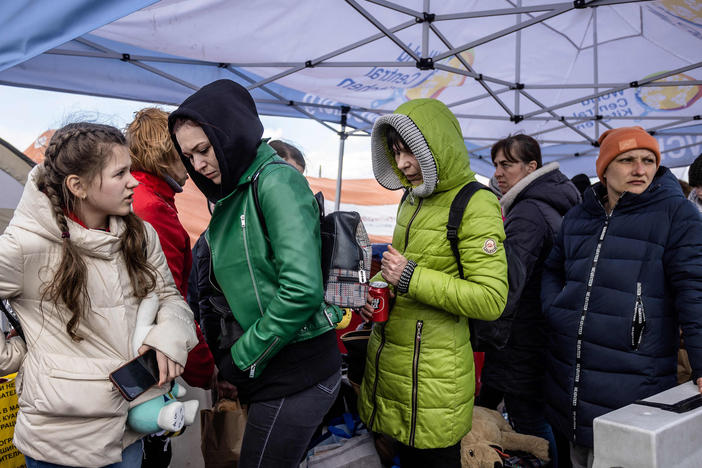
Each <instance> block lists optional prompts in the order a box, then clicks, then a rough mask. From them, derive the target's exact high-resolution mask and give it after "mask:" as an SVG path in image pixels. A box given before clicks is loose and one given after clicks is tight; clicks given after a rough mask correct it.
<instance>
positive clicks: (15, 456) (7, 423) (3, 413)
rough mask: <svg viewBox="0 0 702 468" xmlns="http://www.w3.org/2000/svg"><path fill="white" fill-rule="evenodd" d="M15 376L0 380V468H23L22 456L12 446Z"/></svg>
mask: <svg viewBox="0 0 702 468" xmlns="http://www.w3.org/2000/svg"><path fill="white" fill-rule="evenodd" d="M16 376H17V374H10V375H6V376H5V377H3V378H0V468H25V466H26V465H25V463H24V456H23V455H22V453H20V451H19V450H17V449H16V448H15V446H14V445H13V444H12V436H13V435H14V433H15V420H16V419H17V410H18V409H19V407H18V406H17V394H16V393H15V377H16Z"/></svg>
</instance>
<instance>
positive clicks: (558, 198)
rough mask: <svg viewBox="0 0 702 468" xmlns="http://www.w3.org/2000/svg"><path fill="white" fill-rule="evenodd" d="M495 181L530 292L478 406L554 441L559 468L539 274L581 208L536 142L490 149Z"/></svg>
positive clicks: (490, 365)
mask: <svg viewBox="0 0 702 468" xmlns="http://www.w3.org/2000/svg"><path fill="white" fill-rule="evenodd" d="M491 156H492V161H493V164H494V165H495V176H494V178H495V180H496V181H497V183H498V185H499V188H500V191H501V192H502V193H503V196H502V198H501V199H500V205H501V206H502V215H503V216H504V218H505V233H506V235H507V239H508V240H509V241H510V242H511V245H512V246H513V248H514V249H513V251H512V252H511V254H513V255H518V256H519V258H520V260H521V261H522V263H523V265H524V267H525V269H526V278H525V281H526V283H525V287H524V288H523V292H522V295H521V297H520V298H519V300H518V302H517V303H516V306H515V308H516V309H515V310H516V312H515V316H514V320H513V322H512V328H511V334H510V338H509V340H508V341H507V344H506V345H505V347H504V348H503V349H500V350H496V349H490V350H487V351H486V352H485V367H484V368H483V371H482V376H481V382H482V387H481V390H480V396H479V400H478V404H480V405H482V406H486V407H489V408H496V407H497V406H498V404H499V403H500V401H501V400H502V399H504V403H505V408H506V410H507V413H508V414H509V420H510V423H511V424H512V426H513V427H514V429H515V430H516V431H517V432H520V433H523V434H530V435H536V436H539V437H543V438H545V439H546V440H548V441H549V456H550V458H551V461H552V465H553V466H558V456H557V450H556V444H555V440H554V436H553V431H552V430H551V426H550V425H549V424H548V422H547V421H546V418H545V402H544V400H543V382H544V359H545V350H544V348H543V343H544V341H545V340H546V329H545V324H544V318H543V314H542V310H541V300H540V298H539V294H540V291H541V272H542V270H543V263H544V261H545V260H546V257H547V256H548V254H549V252H550V251H551V247H552V245H553V241H554V239H555V235H556V233H557V232H558V230H559V229H560V226H561V219H562V217H563V215H564V214H565V213H566V212H567V211H568V210H569V209H570V208H571V207H573V206H574V205H575V204H577V203H578V202H579V200H580V196H579V194H578V191H577V189H576V188H575V186H574V185H573V184H572V183H571V182H570V181H569V180H568V178H567V177H566V176H565V175H563V173H561V171H560V170H559V169H558V163H555V162H554V163H550V164H547V165H545V166H542V164H541V149H540V148H539V144H538V142H537V141H536V140H534V139H533V138H531V137H529V136H527V135H514V136H510V137H507V138H505V139H503V140H500V141H498V142H497V143H495V145H494V146H493V147H492V150H491Z"/></svg>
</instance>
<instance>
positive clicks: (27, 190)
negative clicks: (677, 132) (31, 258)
mask: <svg viewBox="0 0 702 468" xmlns="http://www.w3.org/2000/svg"><path fill="white" fill-rule="evenodd" d="M42 167H43V166H41V165H37V166H36V167H34V169H32V171H31V172H30V173H29V177H28V178H27V183H26V184H25V187H24V191H23V192H22V198H21V199H20V202H19V204H18V205H17V208H16V209H15V214H14V216H13V217H12V220H11V221H10V225H11V226H16V227H18V228H20V229H23V230H26V231H29V232H32V233H34V234H36V235H38V236H41V237H43V238H44V239H47V240H48V241H50V242H53V243H56V244H61V242H62V238H61V231H60V230H59V227H58V224H56V220H55V219H54V215H53V209H52V207H51V203H50V202H49V198H48V197H47V196H46V195H45V194H44V193H42V192H40V191H39V189H38V188H37V184H36V178H37V174H38V172H39V170H40V168H42ZM66 220H67V223H68V232H69V233H70V235H71V242H73V243H74V244H75V245H77V246H79V247H80V248H81V249H82V250H83V253H84V255H88V256H91V257H98V258H105V259H109V258H112V257H114V255H115V254H117V253H118V252H119V251H120V248H121V244H122V243H121V239H120V236H121V234H122V233H123V232H124V229H125V223H124V221H123V220H122V218H120V217H118V216H110V218H109V232H106V231H102V230H98V229H86V228H84V227H83V226H81V225H80V224H78V223H76V222H75V221H73V220H71V219H70V218H66Z"/></svg>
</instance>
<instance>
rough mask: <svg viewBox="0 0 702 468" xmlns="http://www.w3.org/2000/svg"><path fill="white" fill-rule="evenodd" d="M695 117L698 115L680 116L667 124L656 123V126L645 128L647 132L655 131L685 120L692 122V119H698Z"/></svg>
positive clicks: (685, 121) (682, 122)
mask: <svg viewBox="0 0 702 468" xmlns="http://www.w3.org/2000/svg"><path fill="white" fill-rule="evenodd" d="M695 117H699V116H691V117H682V118H679V119H677V120H676V121H675V122H670V123H667V124H663V125H658V126H656V127H651V128H647V129H646V130H647V131H648V132H657V131H658V130H663V129H666V128H671V127H675V126H677V125H680V124H684V123H687V122H692V121H693V120H700V119H698V118H695Z"/></svg>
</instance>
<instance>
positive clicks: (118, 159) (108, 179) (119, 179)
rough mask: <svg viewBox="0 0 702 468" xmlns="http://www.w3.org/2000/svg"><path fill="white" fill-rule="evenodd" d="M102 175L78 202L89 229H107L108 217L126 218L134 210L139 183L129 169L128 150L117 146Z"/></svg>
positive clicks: (88, 187)
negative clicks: (134, 200)
mask: <svg viewBox="0 0 702 468" xmlns="http://www.w3.org/2000/svg"><path fill="white" fill-rule="evenodd" d="M107 158H108V159H107V164H105V167H103V169H102V171H101V172H100V174H99V175H98V176H97V177H95V178H94V179H93V180H92V181H90V183H89V184H88V186H87V189H86V191H85V198H83V199H81V200H80V202H79V215H80V216H81V219H82V220H83V222H85V223H86V226H88V227H89V228H102V227H106V226H107V217H108V216H126V215H128V214H129V212H130V211H131V208H132V201H133V195H134V188H135V187H136V186H137V185H139V182H137V180H136V179H135V178H134V177H132V173H131V172H129V168H130V166H131V164H132V159H131V157H130V156H129V148H127V147H126V146H124V145H114V146H113V147H112V154H111V155H110V156H108V157H107Z"/></svg>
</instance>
